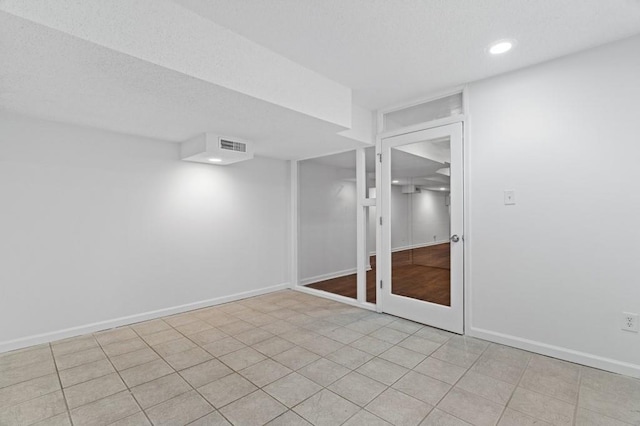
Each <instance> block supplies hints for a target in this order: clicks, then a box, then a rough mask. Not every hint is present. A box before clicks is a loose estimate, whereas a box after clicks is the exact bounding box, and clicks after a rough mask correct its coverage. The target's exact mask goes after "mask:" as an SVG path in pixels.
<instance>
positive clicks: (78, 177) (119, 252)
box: [0, 113, 289, 352]
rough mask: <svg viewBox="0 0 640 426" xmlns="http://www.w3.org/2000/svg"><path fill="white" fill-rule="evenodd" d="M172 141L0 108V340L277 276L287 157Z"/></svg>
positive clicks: (0, 346) (260, 285) (284, 234)
mask: <svg viewBox="0 0 640 426" xmlns="http://www.w3.org/2000/svg"><path fill="white" fill-rule="evenodd" d="M178 150H179V146H178V145H176V144H173V143H168V142H161V141H156V140H150V139H143V138H137V137H130V136H124V135H120V134H115V133H108V132H102V131H98V130H91V129H86V128H80V127H74V126H69V125H62V124H55V123H51V122H46V121H40V120H36V119H31V118H27V117H23V116H18V115H13V114H8V113H0V200H2V202H1V203H2V207H1V208H0V236H1V237H0V259H1V262H2V267H0V352H1V351H3V350H9V349H12V348H15V347H20V346H27V345H29V344H33V343H37V342H39V341H48V340H52V339H56V338H60V337H65V335H70V334H78V333H79V332H78V331H77V330H76V331H73V330H70V331H66V332H62V333H58V334H56V333H55V332H57V331H60V330H65V329H69V328H73V327H81V326H85V325H88V324H92V323H96V322H103V321H106V322H107V323H105V324H102V325H94V326H90V327H88V328H82V329H80V331H82V332H85V331H87V330H88V331H91V329H97V328H105V327H108V326H113V325H114V324H118V323H123V322H124V323H126V322H132V321H134V320H136V321H139V320H140V319H141V317H135V318H133V319H126V318H125V319H123V317H128V316H132V315H136V314H142V313H147V312H151V311H156V310H162V309H166V308H170V307H176V306H180V305H185V304H193V303H195V305H192V306H191V307H198V306H199V305H198V304H197V302H199V301H207V300H210V299H216V298H224V297H226V296H230V295H235V294H239V293H245V292H255V291H260V290H261V289H267V288H270V287H272V286H278V285H281V284H283V283H286V282H287V281H288V276H287V274H288V243H287V241H288V204H289V192H288V191H289V186H288V185H289V183H288V182H289V176H288V164H287V163H286V162H284V161H276V160H268V159H262V158H256V159H254V160H252V161H249V162H246V163H238V164H236V165H231V166H226V167H221V166H218V167H216V166H210V165H205V164H197V163H187V162H182V161H179V160H178V158H179V155H178ZM207 303H213V302H207ZM207 303H205V304H207ZM167 312H169V311H163V312H160V313H156V314H155V315H160V314H162V313H165V314H166V313H167ZM118 319H119V320H118ZM112 320H115V321H112ZM47 333H53V334H48V335H45V336H39V337H35V338H32V339H29V336H36V335H41V334H47ZM16 339H18V340H17V341H16ZM20 339H22V340H20Z"/></svg>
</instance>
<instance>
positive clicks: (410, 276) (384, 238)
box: [378, 123, 464, 333]
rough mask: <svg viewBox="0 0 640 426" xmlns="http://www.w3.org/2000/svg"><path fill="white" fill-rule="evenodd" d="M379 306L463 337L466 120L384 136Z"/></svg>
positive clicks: (382, 144)
mask: <svg viewBox="0 0 640 426" xmlns="http://www.w3.org/2000/svg"><path fill="white" fill-rule="evenodd" d="M380 154H382V155H381V157H380V159H381V164H380V166H381V168H380V171H381V175H380V201H381V205H380V207H381V208H380V209H378V215H379V217H378V220H379V224H380V228H381V247H380V249H381V250H380V251H379V255H380V264H379V269H378V273H379V275H378V281H379V282H378V284H379V285H378V295H379V297H378V300H379V301H380V302H381V305H382V306H381V307H380V306H379V309H380V308H381V309H380V310H382V311H383V312H387V313H389V314H392V315H396V316H399V317H403V318H407V319H410V320H412V321H416V322H420V323H423V324H427V325H431V326H433V327H437V328H441V329H444V330H449V331H452V332H454V333H463V331H464V330H463V326H464V321H463V312H464V310H463V253H464V251H463V244H464V243H463V194H462V189H463V169H462V161H463V154H462V123H454V124H449V125H445V126H441V127H436V128H432V129H427V130H421V131H417V132H412V133H407V134H403V135H399V136H393V137H389V138H385V139H382V143H381V151H380Z"/></svg>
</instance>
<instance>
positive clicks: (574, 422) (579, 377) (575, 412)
mask: <svg viewBox="0 0 640 426" xmlns="http://www.w3.org/2000/svg"><path fill="white" fill-rule="evenodd" d="M581 389H582V367H578V392H577V394H576V406H575V408H574V410H573V422H572V425H573V426H576V425H577V422H578V406H579V405H580V392H581Z"/></svg>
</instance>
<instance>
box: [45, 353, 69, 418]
mask: <svg viewBox="0 0 640 426" xmlns="http://www.w3.org/2000/svg"><path fill="white" fill-rule="evenodd" d="M49 351H50V352H51V358H52V359H53V366H54V368H55V369H56V377H57V378H58V384H59V385H60V393H62V400H63V401H64V406H65V408H66V414H67V417H68V418H69V422H70V423H71V426H73V418H72V417H71V409H70V408H69V403H68V402H67V395H66V394H65V393H64V387H63V386H62V379H61V378H60V370H58V363H57V362H56V357H55V355H54V353H53V346H51V343H49ZM51 417H53V416H51ZM51 417H48V418H51ZM44 420H46V419H44Z"/></svg>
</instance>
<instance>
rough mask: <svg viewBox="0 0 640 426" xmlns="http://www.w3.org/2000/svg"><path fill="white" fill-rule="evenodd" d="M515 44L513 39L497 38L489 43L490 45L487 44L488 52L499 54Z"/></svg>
mask: <svg viewBox="0 0 640 426" xmlns="http://www.w3.org/2000/svg"><path fill="white" fill-rule="evenodd" d="M515 45H516V42H515V40H498V41H496V42H494V43H491V45H490V46H489V53H491V54H492V55H501V54H503V53H507V52H508V51H510V50H511V49H513V46H515Z"/></svg>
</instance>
